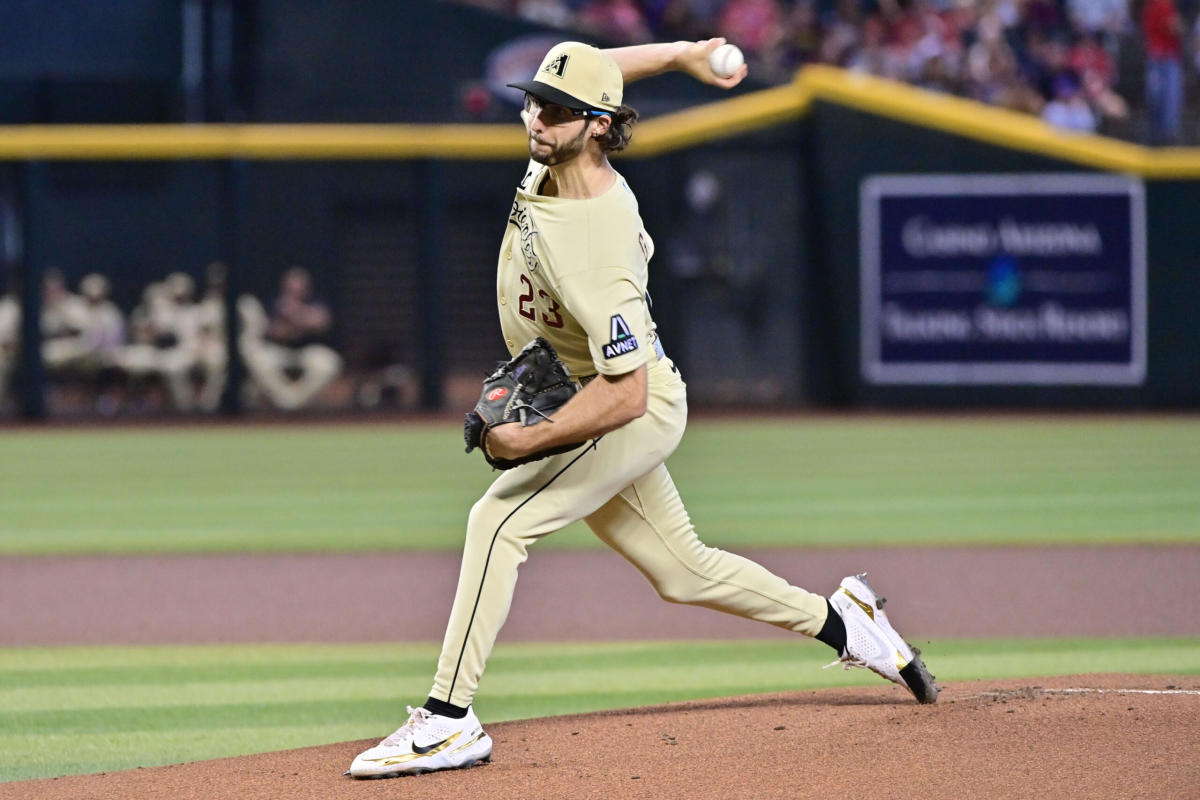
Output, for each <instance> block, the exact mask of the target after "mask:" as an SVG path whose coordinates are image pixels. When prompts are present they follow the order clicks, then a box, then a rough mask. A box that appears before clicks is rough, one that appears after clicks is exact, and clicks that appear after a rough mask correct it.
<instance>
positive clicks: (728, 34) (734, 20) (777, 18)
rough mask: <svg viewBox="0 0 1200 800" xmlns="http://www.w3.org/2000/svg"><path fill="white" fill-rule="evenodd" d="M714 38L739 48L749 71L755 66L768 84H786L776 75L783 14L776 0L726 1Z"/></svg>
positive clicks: (784, 77)
mask: <svg viewBox="0 0 1200 800" xmlns="http://www.w3.org/2000/svg"><path fill="white" fill-rule="evenodd" d="M717 34H718V35H719V36H724V37H725V38H726V39H728V40H729V41H731V42H734V43H736V44H737V46H738V47H740V48H742V51H743V52H744V53H745V54H746V58H747V60H749V61H750V62H751V64H752V68H753V65H757V66H758V69H757V70H756V71H757V72H759V73H763V72H765V73H766V76H765V77H767V79H768V80H786V77H787V76H785V75H782V74H780V68H781V67H782V64H783V62H784V59H783V56H782V52H781V50H780V45H781V44H782V42H783V13H782V11H781V9H780V8H779V4H778V3H777V2H776V0H728V2H727V3H725V8H723V9H722V10H721V15H720V16H719V17H718V18H717Z"/></svg>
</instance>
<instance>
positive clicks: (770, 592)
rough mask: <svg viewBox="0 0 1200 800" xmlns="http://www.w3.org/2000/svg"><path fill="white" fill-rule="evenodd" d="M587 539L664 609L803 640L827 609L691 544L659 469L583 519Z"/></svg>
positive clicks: (679, 506) (744, 561)
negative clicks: (744, 621)
mask: <svg viewBox="0 0 1200 800" xmlns="http://www.w3.org/2000/svg"><path fill="white" fill-rule="evenodd" d="M587 524H588V526H589V527H590V528H591V529H592V531H593V532H594V533H595V534H596V536H598V537H599V538H600V539H601V540H602V541H604V542H605V543H606V544H607V545H608V546H609V547H612V548H613V549H614V550H616V551H617V552H619V553H620V554H621V555H623V556H624V557H625V558H626V559H628V560H629V561H630V562H631V563H632V564H633V565H634V566H635V567H637V568H638V569H639V570H640V571H641V572H642V574H643V575H645V576H646V578H647V579H648V580H649V581H650V583H651V585H652V586H653V587H654V589H655V591H657V592H658V593H659V595H660V596H661V597H662V598H663V599H664V600H667V601H669V602H672V603H688V604H691V605H698V606H704V607H706V608H712V609H716V610H717V611H724V612H725V613H728V614H735V615H737V616H741V617H747V618H749V619H755V620H759V621H760V622H767V623H770V624H771V625H776V626H779V627H782V628H787V629H788V630H793V631H797V632H799V633H803V634H805V635H808V636H816V635H817V634H818V633H819V632H820V631H821V628H822V626H823V625H824V623H825V618H826V614H827V613H828V608H829V606H828V604H827V603H826V601H825V598H824V597H823V596H821V595H818V594H813V593H812V592H809V591H806V590H804V589H801V588H799V587H797V586H792V585H790V584H789V583H788V582H787V581H785V580H784V579H783V578H780V577H779V576H778V575H775V574H774V573H772V572H771V571H770V570H768V569H767V568H766V567H763V566H762V565H761V564H757V563H755V562H754V561H751V560H750V559H748V558H743V557H742V556H739V555H735V554H733V553H729V552H726V551H724V550H720V549H718V548H715V547H708V546H706V545H705V544H704V543H703V542H701V541H700V539H699V538H698V537H697V536H696V532H695V529H694V528H693V527H692V522H691V519H690V518H689V517H688V513H687V509H685V508H684V506H683V501H682V500H681V499H680V497H679V493H678V492H677V491H676V489H675V484H674V482H673V481H672V480H671V476H670V474H669V473H668V472H667V468H666V467H665V466H660V467H659V468H658V469H655V470H653V471H652V472H650V473H649V474H648V475H646V476H645V477H643V478H639V479H638V480H636V481H634V482H633V484H631V485H630V486H629V487H628V488H626V489H625V490H623V491H622V492H621V493H620V494H618V495H617V496H616V497H614V498H613V499H612V500H610V501H609V502H607V503H605V504H604V505H603V506H602V507H601V508H600V509H599V510H597V511H595V512H594V513H592V514H591V515H590V516H588V517H587Z"/></svg>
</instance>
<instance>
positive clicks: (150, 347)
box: [115, 272, 196, 411]
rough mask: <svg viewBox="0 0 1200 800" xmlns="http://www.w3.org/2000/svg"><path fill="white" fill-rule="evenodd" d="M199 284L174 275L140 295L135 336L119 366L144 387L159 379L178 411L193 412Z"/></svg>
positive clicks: (132, 323)
mask: <svg viewBox="0 0 1200 800" xmlns="http://www.w3.org/2000/svg"><path fill="white" fill-rule="evenodd" d="M194 294H195V281H194V280H192V276H190V275H188V274H187V273H185V272H172V273H171V274H170V275H168V276H167V277H166V279H164V280H163V281H162V282H161V283H158V282H156V283H152V284H150V285H149V286H147V287H146V288H145V289H144V290H143V291H142V303H141V305H139V306H138V307H137V308H135V309H134V310H133V312H132V313H131V314H130V315H129V320H130V328H131V329H132V335H131V336H130V339H131V341H130V343H129V344H128V345H127V346H125V347H123V348H122V349H121V352H120V354H119V355H118V356H117V357H116V359H115V361H116V364H117V365H118V366H119V367H120V368H121V369H122V370H123V371H124V372H125V374H126V375H127V376H128V377H129V378H132V379H133V381H134V382H135V384H136V383H140V382H142V381H143V380H145V379H147V378H152V379H156V380H160V381H161V382H162V384H163V385H164V387H165V388H166V390H167V393H168V394H169V395H170V398H171V403H172V405H173V406H174V407H175V408H176V409H177V410H179V411H191V410H192V409H193V408H194V407H195V390H194V389H193V387H192V367H193V365H194V364H195V347H196V320H195V313H194V307H195V301H194Z"/></svg>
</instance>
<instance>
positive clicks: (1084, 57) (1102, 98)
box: [1067, 32, 1129, 119]
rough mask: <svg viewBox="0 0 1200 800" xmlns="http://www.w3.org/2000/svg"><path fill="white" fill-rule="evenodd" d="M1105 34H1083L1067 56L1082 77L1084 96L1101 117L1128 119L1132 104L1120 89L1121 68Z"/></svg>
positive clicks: (1072, 67) (1068, 62) (1070, 64)
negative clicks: (1117, 86)
mask: <svg viewBox="0 0 1200 800" xmlns="http://www.w3.org/2000/svg"><path fill="white" fill-rule="evenodd" d="M1101 35H1102V34H1100V33H1096V32H1085V33H1083V34H1081V35H1080V37H1079V40H1078V41H1077V42H1076V43H1075V45H1074V46H1073V47H1072V48H1071V51H1070V53H1069V54H1068V55H1067V65H1068V66H1069V67H1070V69H1072V70H1073V71H1074V72H1075V73H1076V74H1077V75H1078V76H1079V79H1080V81H1081V83H1082V86H1083V96H1084V97H1085V98H1086V99H1087V101H1088V103H1089V104H1090V105H1091V106H1092V108H1093V109H1095V110H1096V112H1097V113H1098V114H1099V115H1100V117H1102V118H1107V119H1126V118H1127V117H1128V116H1129V106H1128V104H1127V103H1126V102H1125V99H1124V98H1122V97H1121V96H1120V95H1119V94H1117V92H1116V88H1115V87H1116V81H1117V68H1116V66H1115V65H1114V63H1113V59H1112V55H1111V53H1110V52H1109V51H1108V49H1107V48H1105V47H1104V44H1103V43H1102V41H1101Z"/></svg>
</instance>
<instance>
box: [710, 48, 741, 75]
mask: <svg viewBox="0 0 1200 800" xmlns="http://www.w3.org/2000/svg"><path fill="white" fill-rule="evenodd" d="M744 63H746V58H745V56H743V55H742V51H741V48H739V47H738V46H737V45H736V44H728V43H726V44H723V45H721V46H720V47H718V48H717V49H716V50H713V51H712V52H711V53H709V56H708V65H709V66H710V67H712V71H713V74H715V75H716V76H717V77H718V78H728V77H730V76H731V75H733V73H735V72H737V71H738V69H739V68H740V67H741V66H742V64H744Z"/></svg>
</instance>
